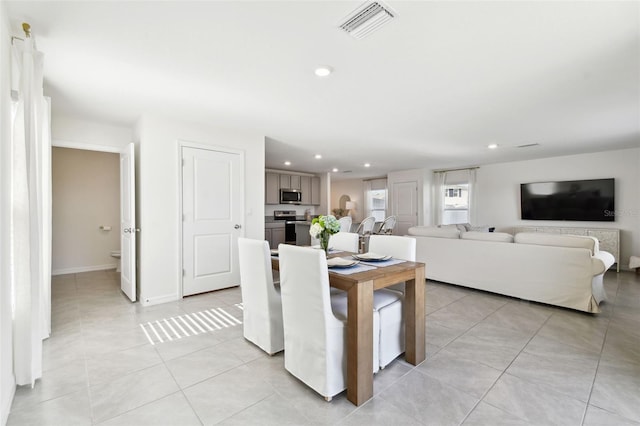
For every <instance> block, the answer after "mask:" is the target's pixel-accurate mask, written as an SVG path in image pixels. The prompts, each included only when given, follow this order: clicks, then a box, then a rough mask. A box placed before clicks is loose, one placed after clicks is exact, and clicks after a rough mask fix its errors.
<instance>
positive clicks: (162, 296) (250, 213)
mask: <svg viewBox="0 0 640 426" xmlns="http://www.w3.org/2000/svg"><path fill="white" fill-rule="evenodd" d="M134 140H136V141H137V142H136V143H137V145H138V161H139V162H138V167H137V168H138V179H137V181H138V196H137V201H138V205H137V207H138V218H139V220H138V227H139V228H141V232H140V233H139V238H138V240H139V244H140V245H139V247H140V249H139V251H138V253H139V259H138V263H139V268H138V272H139V287H140V288H139V290H140V302H141V303H142V304H146V305H148V304H155V303H162V302H166V301H170V300H176V299H178V298H180V297H181V294H180V291H181V290H180V288H179V283H180V273H179V265H180V258H181V255H182V254H181V253H180V252H179V250H180V249H179V247H180V241H179V235H180V234H179V229H180V226H181V221H180V220H179V217H178V210H179V199H178V184H179V180H178V177H179V175H178V173H179V168H178V162H179V151H178V141H185V142H194V143H199V144H207V145H212V146H218V147H228V148H232V149H235V150H242V151H244V152H245V176H244V179H245V182H244V183H245V185H244V189H245V220H244V226H243V228H244V230H245V236H246V237H248V238H257V239H260V240H262V239H264V170H265V167H264V136H262V135H259V134H257V133H253V132H246V131H242V130H230V129H221V128H216V127H212V126H208V125H203V124H195V123H185V122H176V121H172V120H171V119H163V118H159V117H151V116H144V117H142V118H141V119H140V121H139V123H138V124H137V126H136V129H135V131H134ZM232 284H239V283H232Z"/></svg>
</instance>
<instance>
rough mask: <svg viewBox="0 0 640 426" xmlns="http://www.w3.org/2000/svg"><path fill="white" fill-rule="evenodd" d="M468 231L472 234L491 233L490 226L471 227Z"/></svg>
mask: <svg viewBox="0 0 640 426" xmlns="http://www.w3.org/2000/svg"><path fill="white" fill-rule="evenodd" d="M467 231H471V232H489V225H480V226H469V229H467Z"/></svg>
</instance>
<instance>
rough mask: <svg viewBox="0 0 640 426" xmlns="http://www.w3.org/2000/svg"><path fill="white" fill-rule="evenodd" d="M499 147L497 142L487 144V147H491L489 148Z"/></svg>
mask: <svg viewBox="0 0 640 426" xmlns="http://www.w3.org/2000/svg"><path fill="white" fill-rule="evenodd" d="M497 147H498V144H497V143H492V144H489V145H487V148H489V149H496V148H497Z"/></svg>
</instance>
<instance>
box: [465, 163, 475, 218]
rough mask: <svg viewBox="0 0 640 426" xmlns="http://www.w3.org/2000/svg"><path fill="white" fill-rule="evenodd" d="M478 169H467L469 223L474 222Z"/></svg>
mask: <svg viewBox="0 0 640 426" xmlns="http://www.w3.org/2000/svg"><path fill="white" fill-rule="evenodd" d="M477 170H478V169H476V168H473V169H468V170H467V173H468V175H469V176H468V178H467V179H468V182H469V223H476V211H477V207H476V198H477V197H476V171H477Z"/></svg>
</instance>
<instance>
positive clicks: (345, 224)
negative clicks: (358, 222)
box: [338, 216, 353, 232]
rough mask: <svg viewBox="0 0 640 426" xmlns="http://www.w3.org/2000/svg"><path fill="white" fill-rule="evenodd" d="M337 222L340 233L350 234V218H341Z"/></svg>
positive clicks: (351, 221)
mask: <svg viewBox="0 0 640 426" xmlns="http://www.w3.org/2000/svg"><path fill="white" fill-rule="evenodd" d="M338 222H340V232H351V224H352V223H353V220H352V219H351V216H344V217H341V218H340V219H338Z"/></svg>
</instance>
